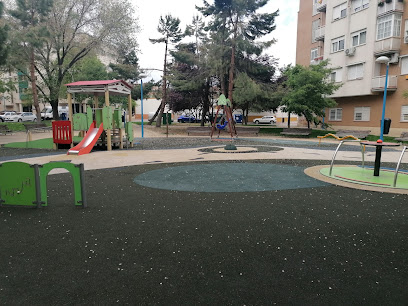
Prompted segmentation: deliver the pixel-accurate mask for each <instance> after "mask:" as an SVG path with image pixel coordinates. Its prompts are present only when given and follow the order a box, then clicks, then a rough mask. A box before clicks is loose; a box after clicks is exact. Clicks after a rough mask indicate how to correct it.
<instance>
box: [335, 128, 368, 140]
mask: <svg viewBox="0 0 408 306" xmlns="http://www.w3.org/2000/svg"><path fill="white" fill-rule="evenodd" d="M370 132H371V131H370V130H338V131H337V132H336V135H337V137H340V138H343V137H346V136H354V137H356V138H358V139H365V138H366V137H367V136H368V135H370Z"/></svg>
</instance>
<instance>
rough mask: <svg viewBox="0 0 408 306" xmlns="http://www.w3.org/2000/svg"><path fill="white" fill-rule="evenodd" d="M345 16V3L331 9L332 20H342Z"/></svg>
mask: <svg viewBox="0 0 408 306" xmlns="http://www.w3.org/2000/svg"><path fill="white" fill-rule="evenodd" d="M346 16H347V2H344V3H343V4H340V5H338V6H335V7H333V20H337V19H340V18H344V17H346Z"/></svg>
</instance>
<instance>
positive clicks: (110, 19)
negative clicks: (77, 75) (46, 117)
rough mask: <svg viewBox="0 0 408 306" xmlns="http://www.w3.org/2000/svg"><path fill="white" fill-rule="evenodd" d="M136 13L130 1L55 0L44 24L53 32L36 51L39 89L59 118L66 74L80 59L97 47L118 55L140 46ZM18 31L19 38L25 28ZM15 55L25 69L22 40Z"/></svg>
mask: <svg viewBox="0 0 408 306" xmlns="http://www.w3.org/2000/svg"><path fill="white" fill-rule="evenodd" d="M19 1H23V0H19ZM30 1H34V0H30ZM43 1H47V0H43ZM133 13H134V12H133V9H132V5H131V4H130V2H129V1H128V0H92V1H90V0H54V5H53V7H52V9H51V11H50V13H49V14H48V15H47V18H44V19H43V20H42V21H41V23H40V25H41V26H42V27H43V28H46V29H47V32H48V33H49V35H47V36H44V43H43V44H41V45H40V46H35V49H34V52H35V70H36V73H37V75H38V76H39V84H38V89H39V90H40V92H41V93H42V95H43V96H44V97H45V98H46V100H47V102H49V103H50V104H51V105H52V107H53V111H54V118H55V119H57V118H58V108H57V106H58V100H59V93H60V89H61V86H62V84H63V80H64V77H65V75H66V74H67V73H68V71H70V70H71V69H73V67H74V66H75V64H76V63H77V62H78V61H80V60H81V59H83V58H84V57H86V56H87V55H88V54H90V52H91V51H93V50H98V52H101V53H104V52H105V53H107V54H118V53H119V51H120V50H132V49H135V48H136V46H137V44H136V39H135V37H134V33H135V31H138V29H139V27H138V25H137V22H136V20H135V19H134V17H133ZM40 25H39V26H40ZM14 30H15V33H16V35H15V37H16V38H18V35H17V34H18V33H19V32H21V29H19V28H18V27H16V28H15V29H14ZM13 56H14V57H15V61H14V63H15V65H16V68H17V69H19V70H21V71H25V70H24V69H25V67H26V63H24V58H26V56H25V54H24V48H21V44H20V41H19V40H18V39H16V41H15V48H14V49H13ZM21 59H23V60H21ZM22 66H23V67H22Z"/></svg>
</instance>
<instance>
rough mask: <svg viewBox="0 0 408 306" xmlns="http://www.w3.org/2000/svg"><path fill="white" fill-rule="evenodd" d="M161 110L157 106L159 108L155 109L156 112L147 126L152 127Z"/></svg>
mask: <svg viewBox="0 0 408 306" xmlns="http://www.w3.org/2000/svg"><path fill="white" fill-rule="evenodd" d="M160 109H161V104H160V105H159V107H158V108H157V110H156V112H155V113H154V115H153V117H152V118H151V119H149V122H148V124H147V125H152V123H153V121H154V120H155V119H156V117H157V115H158V114H159V112H160Z"/></svg>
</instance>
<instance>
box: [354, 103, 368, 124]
mask: <svg viewBox="0 0 408 306" xmlns="http://www.w3.org/2000/svg"><path fill="white" fill-rule="evenodd" d="M354 121H370V107H369V106H363V107H355V108H354Z"/></svg>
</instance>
